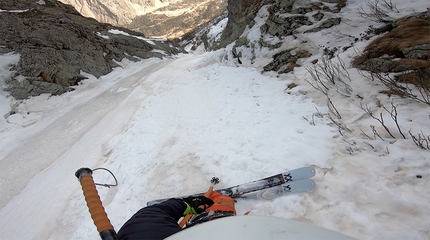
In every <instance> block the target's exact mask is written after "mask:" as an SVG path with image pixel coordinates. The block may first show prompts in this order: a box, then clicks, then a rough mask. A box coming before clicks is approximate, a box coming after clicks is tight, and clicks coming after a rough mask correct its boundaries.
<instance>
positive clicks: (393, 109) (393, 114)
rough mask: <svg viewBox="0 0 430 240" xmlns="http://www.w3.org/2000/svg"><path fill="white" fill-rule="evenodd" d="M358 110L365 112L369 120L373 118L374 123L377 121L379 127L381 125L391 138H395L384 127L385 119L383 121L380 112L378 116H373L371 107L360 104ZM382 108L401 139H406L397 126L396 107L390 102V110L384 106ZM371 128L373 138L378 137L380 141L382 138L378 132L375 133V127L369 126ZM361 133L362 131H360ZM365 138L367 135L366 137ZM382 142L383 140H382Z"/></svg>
mask: <svg viewBox="0 0 430 240" xmlns="http://www.w3.org/2000/svg"><path fill="white" fill-rule="evenodd" d="M360 108H361V109H362V110H363V111H364V112H365V113H367V115H369V116H370V117H371V118H373V119H375V120H376V121H378V122H379V123H380V124H381V125H382V127H383V128H384V130H385V131H386V132H387V133H388V134H389V135H390V136H391V137H392V138H396V137H395V136H394V134H393V133H392V132H391V130H390V128H389V127H388V126H387V125H386V122H385V119H384V115H383V114H382V112H381V113H379V116H377V115H376V114H375V111H374V110H373V109H372V108H371V107H369V106H367V105H366V106H363V105H361V104H360ZM382 108H383V109H384V110H385V111H386V112H387V113H388V114H390V117H391V119H392V120H393V121H394V123H395V125H396V127H397V131H398V132H399V133H400V135H401V136H402V138H403V139H406V136H405V135H404V134H403V131H402V129H401V127H400V125H399V122H398V118H397V116H398V112H397V105H394V103H393V102H391V109H387V108H386V107H385V106H382ZM370 127H371V129H372V131H373V134H374V136H375V138H376V136H377V137H379V138H380V139H382V137H381V136H380V135H379V134H378V132H377V131H376V129H375V127H374V126H372V125H371V126H370ZM362 132H363V131H362ZM366 136H367V135H366ZM382 140H383V139H382Z"/></svg>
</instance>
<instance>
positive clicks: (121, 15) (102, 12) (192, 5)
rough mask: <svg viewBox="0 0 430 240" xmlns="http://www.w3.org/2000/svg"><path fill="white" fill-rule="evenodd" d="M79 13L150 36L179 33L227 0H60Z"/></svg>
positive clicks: (207, 18)
mask: <svg viewBox="0 0 430 240" xmlns="http://www.w3.org/2000/svg"><path fill="white" fill-rule="evenodd" d="M61 1H62V2H64V3H67V4H70V5H72V6H74V7H75V8H76V9H77V10H78V11H79V12H80V13H81V14H82V15H84V16H86V17H91V18H94V19H96V20H98V21H99V22H104V23H110V24H113V25H116V26H122V27H126V28H129V29H132V30H134V31H138V32H141V33H143V34H145V35H146V36H150V37H166V38H169V39H172V38H176V37H180V36H182V35H184V34H185V33H188V32H190V31H192V30H193V29H195V28H196V27H198V26H200V25H202V24H205V23H207V22H209V21H210V20H212V19H213V18H215V17H217V16H219V15H221V14H222V13H223V12H224V11H225V10H226V7H227V0H130V1H123V0H94V1H86V0H61Z"/></svg>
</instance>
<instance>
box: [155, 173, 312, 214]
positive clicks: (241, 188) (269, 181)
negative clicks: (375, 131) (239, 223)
mask: <svg viewBox="0 0 430 240" xmlns="http://www.w3.org/2000/svg"><path fill="white" fill-rule="evenodd" d="M313 176H315V169H314V168H313V167H302V168H297V169H294V170H290V171H287V172H283V173H279V174H276V175H273V176H270V177H266V178H262V179H259V180H256V181H253V182H249V183H244V184H240V185H237V186H233V187H229V188H223V189H218V190H215V191H217V192H219V193H221V194H224V195H227V196H230V197H232V198H238V197H241V196H242V195H244V194H247V193H251V192H255V191H260V190H264V189H267V188H272V187H276V186H281V187H282V186H286V187H285V189H282V191H283V192H288V187H287V186H290V188H291V186H293V185H291V184H290V185H285V184H287V183H290V182H291V183H292V182H295V181H298V180H305V179H308V178H311V177H313ZM312 182H313V181H312ZM297 184H298V183H297ZM314 184H315V182H314ZM294 186H295V185H294ZM297 186H299V185H297ZM292 189H293V188H292ZM294 189H299V188H298V187H297V188H294ZM289 191H290V192H291V191H292V190H289ZM294 191H295V190H294ZM201 195H203V193H199V194H192V195H187V196H182V197H179V198H185V197H188V196H201ZM168 199H170V198H164V199H157V200H153V201H149V202H148V203H147V205H148V206H151V205H154V204H157V203H161V202H163V201H165V200H168Z"/></svg>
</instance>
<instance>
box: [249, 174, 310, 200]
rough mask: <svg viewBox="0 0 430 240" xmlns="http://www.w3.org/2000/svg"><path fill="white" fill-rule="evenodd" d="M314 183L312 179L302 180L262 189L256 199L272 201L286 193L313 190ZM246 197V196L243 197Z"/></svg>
mask: <svg viewBox="0 0 430 240" xmlns="http://www.w3.org/2000/svg"><path fill="white" fill-rule="evenodd" d="M315 186H316V184H315V181H314V180H312V179H302V180H297V181H292V182H288V183H284V184H281V185H279V186H275V187H271V188H268V189H264V190H263V191H260V192H258V193H257V198H261V199H266V200H272V199H274V198H275V197H277V196H279V195H283V194H288V193H300V192H306V191H310V190H312V189H314V188H315ZM245 197H247V196H245Z"/></svg>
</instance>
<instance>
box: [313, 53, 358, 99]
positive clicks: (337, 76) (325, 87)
mask: <svg viewBox="0 0 430 240" xmlns="http://www.w3.org/2000/svg"><path fill="white" fill-rule="evenodd" d="M320 62H321V63H318V64H314V65H312V66H310V67H306V70H307V71H308V72H309V73H310V74H311V76H312V79H313V80H314V81H313V82H311V81H307V82H308V83H309V84H310V85H311V86H312V87H313V88H315V89H316V90H318V91H320V92H322V93H324V94H326V95H327V93H328V91H329V90H330V89H333V88H334V89H335V90H336V91H337V92H338V93H340V94H341V95H343V96H350V95H351V93H352V89H351V86H350V85H349V84H348V83H346V81H351V77H350V75H349V73H348V71H347V70H346V66H345V63H344V62H343V61H342V60H341V59H340V58H339V56H337V62H334V61H333V60H331V59H329V57H328V56H323V57H322V58H321V61H320Z"/></svg>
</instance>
